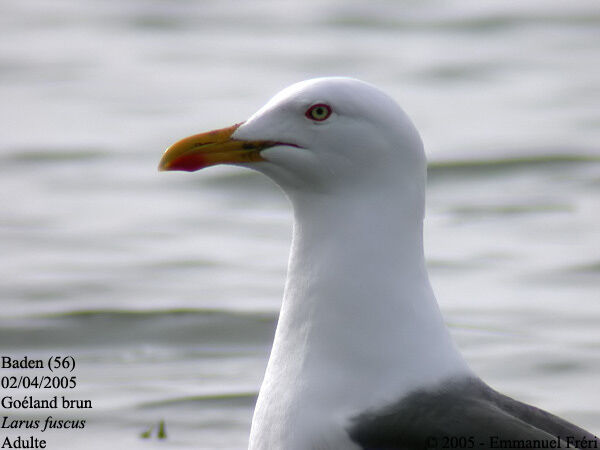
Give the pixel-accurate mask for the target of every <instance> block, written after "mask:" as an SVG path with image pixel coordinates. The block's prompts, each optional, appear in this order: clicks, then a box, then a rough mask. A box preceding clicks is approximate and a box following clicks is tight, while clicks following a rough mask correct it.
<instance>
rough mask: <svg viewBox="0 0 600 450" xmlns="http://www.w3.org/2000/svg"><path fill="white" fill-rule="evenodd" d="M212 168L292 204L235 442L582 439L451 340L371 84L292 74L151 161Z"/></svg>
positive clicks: (590, 440) (414, 197)
mask: <svg viewBox="0 0 600 450" xmlns="http://www.w3.org/2000/svg"><path fill="white" fill-rule="evenodd" d="M216 164H233V165H239V166H244V167H249V168H251V169H255V170H257V171H258V172H261V173H263V174H265V175H266V176H268V177H270V178H271V179H272V180H274V181H275V183H277V184H278V185H279V186H280V187H281V188H282V190H283V191H284V193H285V194H286V196H287V197H288V198H289V200H290V202H291V204H292V206H293V211H294V228H293V237H292V244H291V253H290V259H289V265H288V275H287V280H286V283H285V290H284V296H283V302H282V306H281V312H280V315H279V321H278V324H277V329H276V332H275V338H274V342H273V348H272V351H271V355H270V358H269V362H268V365H267V369H266V373H265V377H264V380H263V383H262V386H261V388H260V392H259V396H258V400H257V404H256V407H255V411H254V416H253V419H252V427H251V431H250V442H249V448H250V449H251V450H259V449H260V450H284V449H285V450H308V449H319V450H329V449H331V450H333V449H372V450H375V449H378V450H382V449H405V450H414V449H426V448H450V449H457V448H464V449H472V448H515V447H519V446H520V448H529V447H538V448H539V447H541V448H547V447H548V446H549V447H550V448H565V447H567V446H568V445H569V446H570V447H578V448H598V444H599V443H600V441H599V440H598V438H597V437H595V436H594V435H593V434H592V433H590V432H588V431H585V430H583V429H582V428H579V427H577V426H575V425H573V424H571V423H569V422H567V421H566V420H563V419H561V418H559V417H556V416H554V415H552V414H550V413H547V412H545V411H542V410H540V409H538V408H536V407H534V406H530V405H527V404H525V403H521V402H519V401H516V400H513V399H512V398H510V397H507V396H505V395H503V394H500V393H498V392H497V391H495V390H494V389H492V388H491V387H489V386H488V385H487V384H485V383H484V382H483V381H482V380H481V379H480V378H479V377H478V376H477V375H476V374H475V373H474V372H473V371H472V370H471V369H470V367H469V366H468V364H467V363H466V361H465V360H464V358H463V357H462V355H461V354H460V352H459V351H458V349H457V347H456V346H455V344H454V342H453V341H452V339H451V337H450V335H449V332H448V330H447V328H446V326H445V324H444V321H443V318H442V315H441V313H440V310H439V307H438V304H437V301H436V298H435V295H434V293H433V290H432V288H431V285H430V282H429V277H428V273H427V269H426V265H425V257H424V252H423V217H424V211H425V183H426V172H427V169H426V167H427V162H426V158H425V153H424V150H423V144H422V142H421V138H420V136H419V133H418V131H417V130H416V128H415V126H414V125H413V123H412V122H411V120H410V119H409V117H408V116H407V115H406V114H405V113H404V111H403V110H402V109H401V108H400V107H399V106H398V104H397V103H396V102H395V101H394V100H393V99H392V98H391V97H389V96H388V95H387V94H385V93H384V92H382V91H381V90H379V89H378V88H376V87H374V86H373V85H371V84H368V83H365V82H362V81H359V80H356V79H352V78H344V77H328V78H316V79H311V80H307V81H303V82H300V83H297V84H294V85H292V86H290V87H288V88H286V89H284V90H283V91H281V92H280V93H278V94H277V95H275V97H273V98H272V99H271V100H270V101H269V102H268V103H267V104H266V105H265V106H263V107H262V108H261V109H259V110H258V111H257V112H256V113H255V114H254V115H252V116H251V117H250V118H249V119H248V120H247V121H245V122H242V123H238V124H236V125H233V126H231V127H228V128H223V129H219V130H215V131H211V132H207V133H202V134H197V135H193V136H190V137H188V138H185V139H182V140H181V141H179V142H176V143H175V144H173V145H172V146H171V147H169V148H168V149H167V150H166V151H165V153H164V155H163V157H162V159H161V161H160V164H159V169H160V170H183V171H190V172H191V171H196V170H199V169H202V168H204V167H208V166H212V165H216ZM536 443H537V444H536Z"/></svg>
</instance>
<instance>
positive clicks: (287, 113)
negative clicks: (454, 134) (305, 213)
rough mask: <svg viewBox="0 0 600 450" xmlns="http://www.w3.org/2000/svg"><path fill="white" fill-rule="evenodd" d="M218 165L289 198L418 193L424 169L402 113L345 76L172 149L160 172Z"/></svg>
mask: <svg viewBox="0 0 600 450" xmlns="http://www.w3.org/2000/svg"><path fill="white" fill-rule="evenodd" d="M216 164H234V165H240V166H245V167H249V168H252V169H255V170H258V171H259V172H262V173H264V174H265V175H267V176H269V177H270V178H272V179H273V180H274V181H275V182H276V183H277V184H279V185H280V186H281V187H282V188H283V190H284V191H285V192H286V193H287V194H288V195H289V196H291V197H294V195H295V194H296V193H298V192H301V193H304V194H306V193H310V194H329V193H335V192H338V191H340V190H342V191H344V192H348V191H349V190H355V189H358V190H360V191H362V192H364V191H365V190H366V191H375V192H376V191H377V189H378V187H379V188H383V187H386V186H387V187H389V186H391V187H402V186H403V185H408V187H411V186H413V187H414V185H415V184H417V185H419V186H420V187H421V188H422V184H423V183H424V177H425V170H426V169H425V167H426V161H425V156H424V152H423V146H422V143H421V139H420V137H419V133H418V132H417V130H416V129H415V127H414V125H413V124H412V122H411V120H410V119H409V118H408V116H407V115H406V114H405V113H404V111H403V110H402V109H401V108H400V106H398V104H397V103H396V102H395V101H394V100H393V99H392V98H391V97H389V96H388V95H387V94H385V93H384V92H382V91H381V90H379V89H378V88H376V87H375V86H373V85H371V84H368V83H365V82H363V81H359V80H356V79H352V78H343V77H329V78H316V79H311V80H306V81H303V82H300V83H296V84H294V85H292V86H289V87H288V88H286V89H284V90H282V91H281V92H279V93H278V94H277V95H275V96H274V97H273V98H272V99H271V100H270V101H269V102H268V103H267V104H266V105H264V106H263V107H262V108H260V109H259V110H258V111H257V112H256V113H255V114H253V115H252V116H251V117H250V118H249V119H248V120H246V121H245V122H241V123H238V124H236V125H233V126H231V127H228V128H222V129H220V130H214V131H210V132H206V133H201V134H196V135H193V136H190V137H187V138H185V139H182V140H180V141H178V142H176V143H175V144H173V145H172V146H171V147H169V148H168V149H167V150H166V151H165V153H164V155H163V157H162V159H161V161H160V165H159V170H184V171H190V172H192V171H196V170H199V169H202V168H204V167H208V166H212V165H216Z"/></svg>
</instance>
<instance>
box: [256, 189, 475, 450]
mask: <svg viewBox="0 0 600 450" xmlns="http://www.w3.org/2000/svg"><path fill="white" fill-rule="evenodd" d="M405 189H406V186H404V187H403V189H399V187H396V188H390V190H388V192H384V193H382V192H379V193H378V195H372V196H371V198H362V199H361V200H362V201H357V199H356V196H357V195H362V196H363V197H364V196H367V195H369V194H364V193H361V191H360V190H358V189H357V190H356V191H355V192H354V193H353V194H352V195H353V198H349V197H351V196H352V195H351V196H343V195H327V194H321V195H319V194H314V195H298V196H296V195H294V194H293V193H292V194H291V195H290V198H291V199H292V202H293V204H294V211H295V224H294V235H293V241H292V252H291V256H290V263H289V274H288V279H287V282H286V287H285V295H284V299H283V305H282V308H281V314H280V318H279V323H278V326H277V331H276V334H275V341H274V344H273V350H272V353H271V358H270V360H269V364H268V367H267V373H266V376H265V380H264V382H263V385H262V387H261V391H260V395H259V401H258V404H257V407H256V411H255V415H254V419H253V424H252V432H251V443H250V447H251V448H252V449H258V448H261V449H262V448H265V449H266V448H286V449H295V448H314V447H315V445H314V442H313V441H312V439H322V440H324V441H327V440H331V439H339V438H340V436H328V435H327V434H328V433H330V432H331V430H332V429H336V427H335V426H333V425H332V423H331V422H332V421H336V420H338V421H339V423H338V424H337V425H338V428H339V433H340V434H343V433H344V431H343V426H344V421H346V420H347V419H349V418H351V417H352V416H353V415H355V414H358V413H360V412H362V411H364V410H365V409H368V408H373V407H376V406H379V407H381V406H384V405H385V404H389V403H392V402H394V401H395V400H398V399H399V398H400V397H402V396H403V395H406V394H407V393H408V392H410V391H412V390H414V389H416V388H418V387H422V386H426V385H429V384H433V383H436V382H438V381H440V380H442V379H444V378H446V377H449V376H455V375H458V374H461V373H467V372H468V371H469V369H468V368H467V366H466V364H465V362H464V361H463V359H462V357H461V356H460V354H459V353H458V351H457V350H456V349H455V347H454V344H453V343H452V340H451V339H450V337H449V335H448V332H447V329H446V327H445V326H444V323H443V320H442V317H441V314H440V312H439V309H438V306H437V302H436V300H435V297H434V294H433V292H432V290H431V287H430V284H429V280H428V276H427V270H426V267H425V260H424V256H423V239H422V228H423V226H422V217H423V207H424V198H423V196H424V193H422V192H417V193H415V192H406V191H405ZM415 189H417V190H421V191H422V190H423V189H422V186H417V187H416V188H415ZM357 205H361V206H360V208H361V209H360V210H359V209H357ZM365 230H369V231H368V233H365ZM334 425H335V424H334ZM306 439H311V441H306ZM348 448H350V447H348Z"/></svg>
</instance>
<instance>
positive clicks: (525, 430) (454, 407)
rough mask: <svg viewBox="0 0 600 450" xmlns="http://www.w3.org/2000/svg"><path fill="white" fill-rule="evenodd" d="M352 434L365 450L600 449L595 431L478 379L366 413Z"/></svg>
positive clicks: (447, 385) (355, 421)
mask: <svg viewBox="0 0 600 450" xmlns="http://www.w3.org/2000/svg"><path fill="white" fill-rule="evenodd" d="M348 433H349V435H350V437H351V438H352V439H353V441H354V442H356V443H357V444H359V445H360V446H361V448H363V449H364V450H392V449H394V450H421V449H423V450H424V449H443V448H444V449H489V448H532V447H533V448H548V446H549V445H550V447H551V448H565V447H567V442H569V443H570V445H571V447H573V448H576V447H577V445H576V444H575V440H579V441H581V440H587V441H588V445H587V446H585V447H584V448H600V440H598V439H597V438H596V437H595V436H594V435H593V434H592V433H589V432H587V431H585V430H583V429H581V428H579V427H577V426H575V425H573V424H571V423H569V422H567V421H565V420H563V419H561V418H559V417H556V416H553V415H552V414H549V413H547V412H545V411H542V410H540V409H538V408H535V407H533V406H529V405H527V404H524V403H521V402H517V401H516V400H513V399H511V398H510V397H507V396H505V395H502V394H499V393H498V392H496V391H494V390H493V389H491V388H490V387H489V386H487V385H486V384H485V383H483V382H482V381H481V380H479V379H478V378H472V379H467V380H465V379H463V380H461V381H450V382H448V383H443V384H441V385H440V386H439V387H438V388H437V389H435V390H422V391H417V392H414V393H412V394H410V395H408V396H407V397H405V398H403V399H402V400H400V401H399V402H397V403H395V404H393V405H390V406H388V407H386V408H383V409H381V410H378V411H369V412H365V413H363V414H360V415H358V416H357V417H355V418H354V419H353V420H352V424H351V426H350V428H349V429H348ZM567 439H570V440H569V441H567ZM559 440H562V442H560V443H559ZM536 441H537V444H536ZM551 442H554V444H552V443H551ZM589 442H591V444H589ZM595 446H598V447H595Z"/></svg>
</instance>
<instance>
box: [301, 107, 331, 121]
mask: <svg viewBox="0 0 600 450" xmlns="http://www.w3.org/2000/svg"><path fill="white" fill-rule="evenodd" d="M305 115H306V117H308V118H309V119H310V120H316V121H317V122H322V121H324V120H325V119H327V118H328V117H329V116H330V115H331V107H330V106H329V105H326V104H325V103H317V104H316V105H312V106H311V107H310V108H308V109H307V110H306V114H305Z"/></svg>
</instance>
